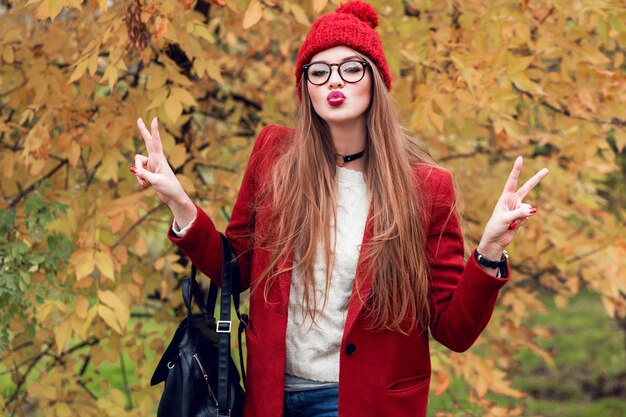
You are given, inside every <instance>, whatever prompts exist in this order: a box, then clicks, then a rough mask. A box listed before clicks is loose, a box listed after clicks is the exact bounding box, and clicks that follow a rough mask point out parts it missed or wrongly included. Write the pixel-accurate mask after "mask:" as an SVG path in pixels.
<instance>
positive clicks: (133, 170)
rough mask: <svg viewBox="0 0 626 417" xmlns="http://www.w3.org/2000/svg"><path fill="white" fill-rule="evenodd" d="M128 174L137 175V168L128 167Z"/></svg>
mask: <svg viewBox="0 0 626 417" xmlns="http://www.w3.org/2000/svg"><path fill="white" fill-rule="evenodd" d="M130 172H132V173H133V174H136V173H137V168H136V167H134V166H132V167H130Z"/></svg>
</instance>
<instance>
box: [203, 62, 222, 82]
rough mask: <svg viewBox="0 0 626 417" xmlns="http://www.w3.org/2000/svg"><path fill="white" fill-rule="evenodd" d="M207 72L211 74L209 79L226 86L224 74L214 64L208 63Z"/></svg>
mask: <svg viewBox="0 0 626 417" xmlns="http://www.w3.org/2000/svg"><path fill="white" fill-rule="evenodd" d="M206 72H207V74H209V77H211V78H213V79H214V80H215V81H217V82H218V83H220V84H224V78H222V74H221V73H220V69H219V68H218V67H217V65H215V63H214V62H207V65H206Z"/></svg>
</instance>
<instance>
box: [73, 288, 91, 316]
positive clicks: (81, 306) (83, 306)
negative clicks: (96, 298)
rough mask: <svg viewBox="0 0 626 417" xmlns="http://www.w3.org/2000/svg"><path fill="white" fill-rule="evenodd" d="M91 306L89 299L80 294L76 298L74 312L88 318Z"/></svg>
mask: <svg viewBox="0 0 626 417" xmlns="http://www.w3.org/2000/svg"><path fill="white" fill-rule="evenodd" d="M88 308H89V301H88V300H87V298H86V297H84V296H82V295H80V294H78V295H77V296H76V300H75V301H74V313H76V315H77V316H78V317H79V318H81V319H85V318H87V309H88Z"/></svg>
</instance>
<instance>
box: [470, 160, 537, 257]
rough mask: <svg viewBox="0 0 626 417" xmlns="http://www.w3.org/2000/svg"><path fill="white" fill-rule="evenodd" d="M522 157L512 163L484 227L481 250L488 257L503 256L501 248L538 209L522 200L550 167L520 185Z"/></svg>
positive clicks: (480, 244)
mask: <svg viewBox="0 0 626 417" xmlns="http://www.w3.org/2000/svg"><path fill="white" fill-rule="evenodd" d="M522 166H523V159H522V157H521V156H518V157H517V159H516V160H515V163H514V164H513V169H512V170H511V174H510V175H509V179H508V180H507V182H506V184H505V186H504V191H503V192H502V195H501V196H500V198H499V199H498V202H497V204H496V207H495V209H494V210H493V213H492V214H491V218H490V219H489V221H488V222H487V226H485V231H484V232H483V236H482V238H481V239H480V243H479V245H478V251H479V252H480V253H481V254H483V255H484V256H485V257H487V258H489V259H500V256H501V255H502V251H503V250H504V248H506V247H507V245H508V244H509V243H511V241H512V240H513V237H514V236H515V233H517V231H518V230H519V228H520V227H521V226H523V225H524V224H526V222H528V218H529V217H531V216H532V215H534V214H535V213H536V212H537V209H535V208H533V207H532V206H531V205H530V204H526V203H524V202H523V201H522V200H523V199H524V197H526V195H527V194H528V193H529V192H530V191H531V190H532V189H533V188H535V186H536V185H537V184H539V182H541V180H542V179H543V178H544V177H545V176H546V175H548V169H547V168H543V169H541V170H539V171H538V172H537V173H536V174H535V175H534V176H533V177H532V178H531V179H529V180H528V181H526V183H525V184H524V185H522V186H521V187H520V189H519V190H517V191H516V190H515V189H516V188H517V180H518V178H519V175H520V172H521V171H522Z"/></svg>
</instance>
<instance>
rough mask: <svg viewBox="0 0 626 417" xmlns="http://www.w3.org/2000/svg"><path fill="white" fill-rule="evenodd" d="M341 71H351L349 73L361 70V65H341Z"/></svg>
mask: <svg viewBox="0 0 626 417" xmlns="http://www.w3.org/2000/svg"><path fill="white" fill-rule="evenodd" d="M343 71H344V72H351V73H355V72H361V66H359V65H348V66H346V67H343Z"/></svg>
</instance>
